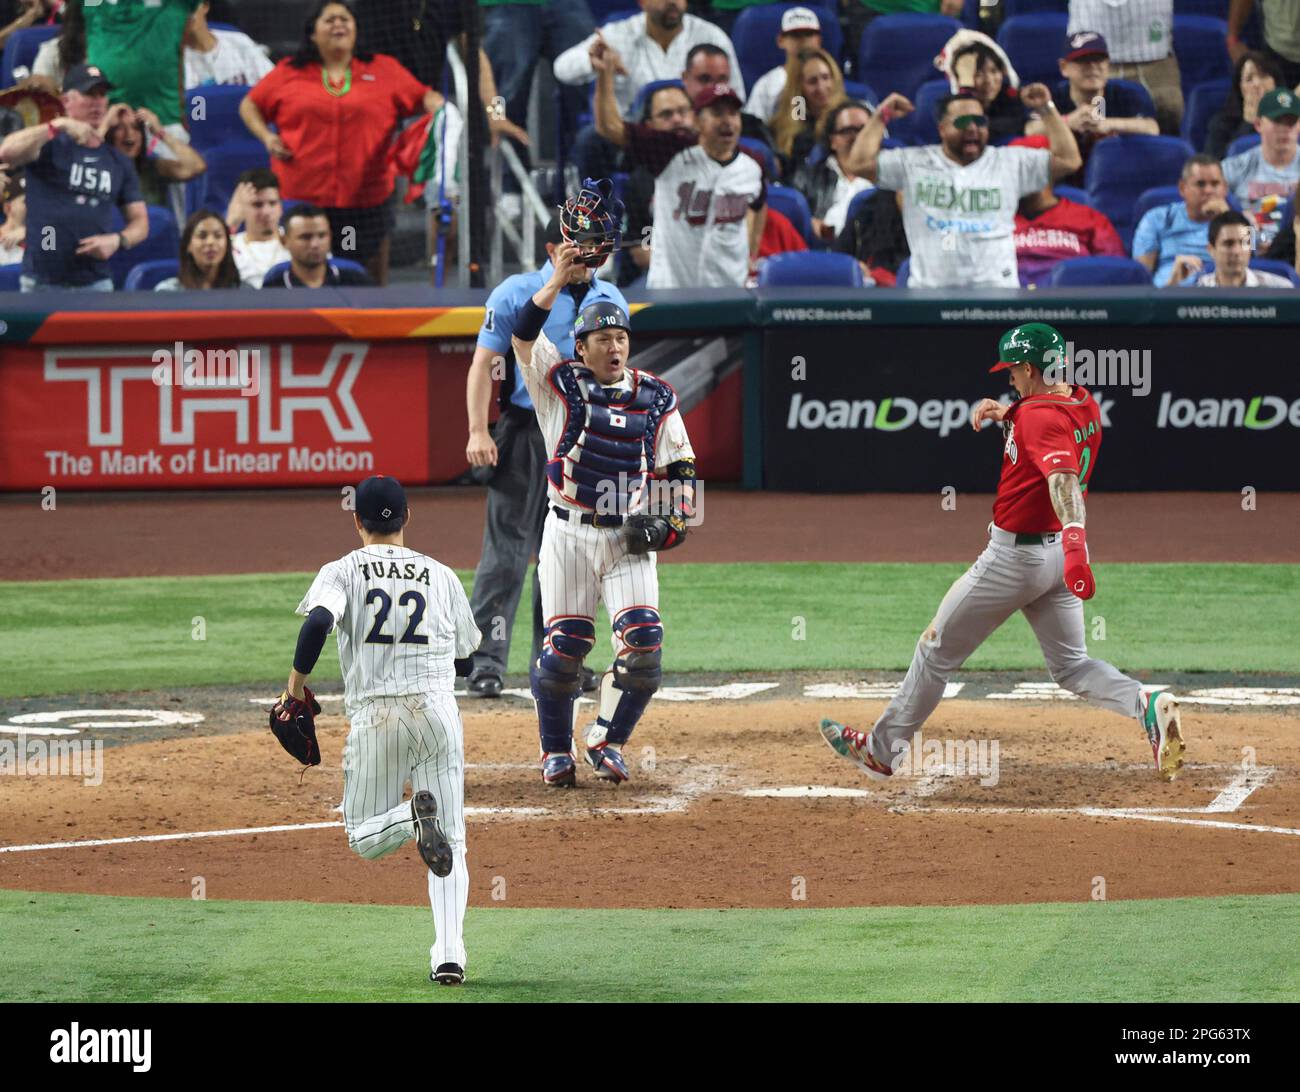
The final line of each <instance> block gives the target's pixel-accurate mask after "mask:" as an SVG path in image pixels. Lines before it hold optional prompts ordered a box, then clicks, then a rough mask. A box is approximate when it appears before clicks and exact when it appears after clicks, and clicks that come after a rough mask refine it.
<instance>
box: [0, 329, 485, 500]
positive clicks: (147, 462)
mask: <svg viewBox="0 0 1300 1092" xmlns="http://www.w3.org/2000/svg"><path fill="white" fill-rule="evenodd" d="M427 346H428V343H426V342H423V341H417V342H400V341H381V342H373V343H371V342H365V341H346V340H337V341H336V340H324V339H315V340H293V341H290V340H285V341H259V342H247V343H246V342H226V343H223V344H210V343H209V344H188V343H187V344H181V343H174V344H173V345H160V344H158V343H155V344H152V345H147V346H146V345H136V346H116V345H115V346H97V345H67V346H48V347H30V346H25V347H6V349H5V351H4V366H3V367H2V368H0V488H4V489H10V490H13V489H36V488H40V487H43V486H46V485H53V486H55V487H64V488H70V489H105V488H108V489H113V488H131V489H138V488H159V487H162V488H206V487H213V486H219V487H239V486H268V485H316V486H322V485H334V484H346V483H350V482H352V483H354V482H356V481H357V480H359V479H360V478H361V477H364V476H365V475H367V474H369V473H376V472H378V473H388V474H393V475H395V476H397V477H399V478H405V479H408V480H411V481H424V480H427V478H428V474H429V463H430V456H431V452H430V445H429V429H428V419H429V414H428V405H429V398H430V391H429V385H430V372H431V369H430V366H429V358H430V352H431V350H430V349H429V348H428V347H427ZM456 378H457V381H458V384H459V389H460V390H461V391H462V392H463V389H464V365H463V363H462V364H461V366H460V368H459V369H458V375H457V377H456ZM462 397H463V395H462ZM461 446H462V448H463V444H462V445H461ZM461 461H462V462H463V451H462V453H461Z"/></svg>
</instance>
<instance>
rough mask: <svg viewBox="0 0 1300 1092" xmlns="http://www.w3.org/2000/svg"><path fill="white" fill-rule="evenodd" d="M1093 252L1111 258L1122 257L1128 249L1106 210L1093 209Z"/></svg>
mask: <svg viewBox="0 0 1300 1092" xmlns="http://www.w3.org/2000/svg"><path fill="white" fill-rule="evenodd" d="M1092 252H1093V253H1094V254H1102V255H1106V256H1107V257H1111V258H1122V257H1124V255H1125V253H1126V251H1125V250H1124V243H1123V241H1122V240H1121V239H1120V237H1119V232H1117V231H1116V230H1115V225H1114V224H1112V223H1111V222H1110V217H1108V216H1107V215H1106V214H1105V213H1104V212H1098V211H1097V210H1096V209H1093V212H1092Z"/></svg>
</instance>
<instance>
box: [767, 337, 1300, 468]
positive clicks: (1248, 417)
mask: <svg viewBox="0 0 1300 1092" xmlns="http://www.w3.org/2000/svg"><path fill="white" fill-rule="evenodd" d="M1002 332H1003V328H1001V327H991V326H962V327H956V326H952V327H944V326H939V327H934V328H930V329H927V330H925V331H924V332H922V331H918V330H916V329H909V328H907V327H900V326H876V327H873V328H871V329H870V330H869V331H868V330H864V329H863V328H862V327H861V326H855V327H852V328H849V327H842V326H816V327H811V326H810V327H805V328H802V329H800V328H778V329H769V330H767V331H765V333H764V352H763V381H762V435H763V484H764V485H765V486H766V487H767V488H770V489H789V490H799V491H817V492H876V491H879V492H929V491H932V490H938V489H941V488H942V487H944V486H953V487H954V488H956V489H958V490H963V491H973V492H990V491H992V489H993V488H994V486H995V484H996V482H997V476H998V470H999V460H1000V458H1001V453H1002V445H1001V444H1000V443H999V442H998V441H997V440H995V439H993V438H991V437H990V436H988V435H985V434H984V433H987V432H988V431H989V430H990V428H991V427H992V426H986V427H985V429H984V432H983V433H980V434H976V433H975V432H973V431H972V429H971V427H970V413H971V409H972V408H973V407H974V405H975V404H976V403H978V402H979V401H980V399H981V398H986V397H991V398H1002V399H1004V400H1009V399H1010V396H1011V390H1010V388H1009V387H1008V385H1007V379H1006V376H1005V375H1004V374H1002V373H996V374H993V375H990V374H989V373H988V369H989V367H990V366H991V364H993V363H994V362H995V359H996V348H997V338H998V335H999V334H1000V333H1002ZM1061 332H1062V333H1063V334H1064V335H1065V337H1066V338H1072V339H1074V342H1076V343H1077V344H1074V343H1072V345H1071V347H1070V348H1071V352H1072V353H1073V354H1074V355H1073V358H1072V359H1071V360H1070V361H1069V364H1070V366H1071V367H1072V368H1073V367H1077V373H1075V374H1072V375H1069V376H1067V378H1070V379H1071V380H1072V381H1074V382H1077V383H1079V384H1080V385H1082V386H1084V387H1087V388H1088V389H1089V390H1090V391H1092V393H1093V395H1094V396H1095V397H1096V399H1097V402H1098V406H1099V408H1100V410H1101V424H1102V429H1103V431H1104V439H1103V443H1102V449H1101V453H1100V455H1099V457H1098V466H1099V470H1098V473H1097V477H1096V479H1095V482H1096V485H1097V487H1098V488H1100V489H1104V490H1114V491H1120V490H1145V489H1157V490H1165V489H1188V490H1200V489H1229V490H1237V489H1241V488H1242V487H1243V486H1246V485H1251V486H1255V487H1256V488H1260V489H1297V488H1300V462H1297V460H1296V459H1295V457H1294V452H1295V451H1296V450H1297V446H1298V445H1300V371H1297V369H1294V368H1288V367H1285V366H1280V365H1281V362H1282V361H1283V360H1286V359H1287V358H1288V357H1287V353H1288V350H1287V348H1286V346H1287V345H1288V344H1290V340H1291V337H1292V334H1291V332H1290V331H1289V330H1286V329H1280V328H1278V329H1270V330H1251V331H1249V334H1248V337H1249V340H1250V341H1251V343H1252V346H1253V347H1252V348H1251V349H1250V351H1249V357H1250V361H1251V362H1257V361H1276V362H1277V364H1278V365H1279V366H1267V367H1259V368H1256V367H1249V368H1243V367H1239V366H1233V364H1232V363H1231V362H1232V361H1234V360H1240V359H1242V352H1243V347H1242V339H1243V333H1242V331H1241V330H1240V329H1234V328H1232V327H1200V328H1198V329H1197V330H1196V331H1195V335H1194V337H1193V336H1189V332H1188V331H1187V330H1185V329H1173V328H1168V327H1132V326H1128V327H1124V326H1086V327H1080V328H1078V329H1071V328H1070V327H1068V326H1066V325H1062V327H1061ZM1270 346H1271V348H1270Z"/></svg>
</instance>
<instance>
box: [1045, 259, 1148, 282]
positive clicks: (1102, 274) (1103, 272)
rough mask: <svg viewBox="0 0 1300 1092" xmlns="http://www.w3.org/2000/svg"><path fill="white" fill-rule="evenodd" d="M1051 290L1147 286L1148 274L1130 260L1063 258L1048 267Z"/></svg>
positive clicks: (1144, 269)
mask: <svg viewBox="0 0 1300 1092" xmlns="http://www.w3.org/2000/svg"><path fill="white" fill-rule="evenodd" d="M1047 283H1048V284H1049V285H1050V286H1051V287H1052V288H1060V287H1070V288H1084V287H1088V286H1091V285H1103V284H1135V285H1142V284H1145V285H1149V284H1150V283H1151V274H1150V273H1148V272H1147V270H1146V267H1145V266H1143V265H1141V264H1140V263H1138V262H1135V261H1134V260H1133V259H1132V258H1103V257H1094V258H1066V259H1065V261H1063V262H1058V263H1057V264H1056V265H1054V266H1053V267H1052V272H1051V274H1050V275H1049V277H1048V281H1047Z"/></svg>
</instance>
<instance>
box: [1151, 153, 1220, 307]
mask: <svg viewBox="0 0 1300 1092" xmlns="http://www.w3.org/2000/svg"><path fill="white" fill-rule="evenodd" d="M1178 192H1179V194H1180V195H1181V196H1182V200H1181V201H1174V202H1172V203H1171V204H1168V205H1157V206H1156V207H1155V208H1153V209H1149V210H1148V211H1147V212H1146V214H1145V215H1144V216H1143V217H1142V219H1141V220H1139V221H1138V226H1137V229H1136V230H1135V231H1134V232H1133V248H1132V249H1133V258H1134V260H1136V261H1138V262H1140V263H1141V264H1142V265H1144V266H1146V267H1147V269H1149V270H1150V271H1151V276H1152V279H1154V281H1155V283H1156V285H1157V286H1162V285H1166V284H1168V283H1169V277H1170V275H1171V274H1172V273H1173V271H1174V260H1175V259H1176V258H1177V257H1178V255H1180V254H1195V255H1196V256H1197V257H1199V258H1208V257H1209V256H1210V252H1209V249H1208V247H1207V244H1208V242H1209V239H1208V234H1207V233H1208V230H1209V227H1210V221H1211V220H1213V219H1214V218H1215V217H1216V216H1218V215H1219V213H1221V212H1227V211H1228V190H1227V186H1226V185H1225V183H1224V181H1223V168H1222V167H1221V166H1219V161H1218V160H1217V159H1215V158H1214V156H1212V155H1205V154H1204V153H1197V154H1196V155H1194V156H1189V157H1188V159H1187V162H1186V163H1184V164H1183V174H1182V178H1180V179H1179V181H1178Z"/></svg>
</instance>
